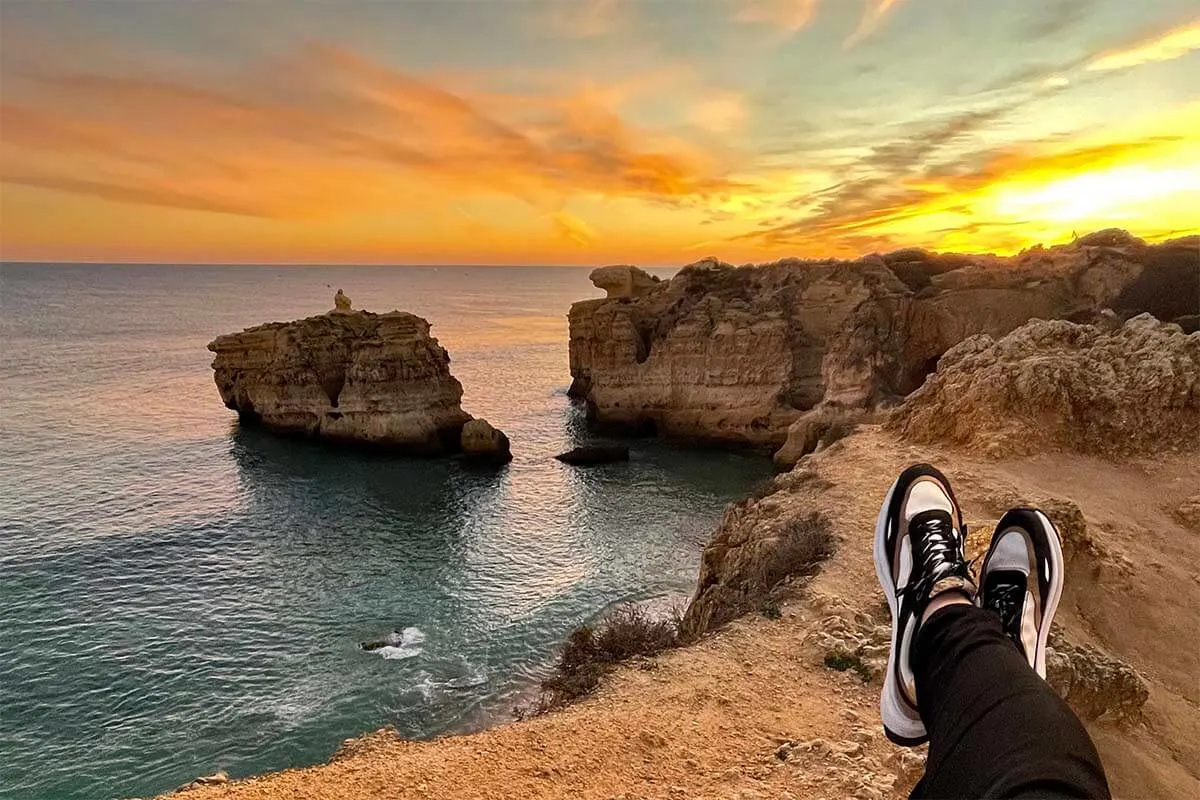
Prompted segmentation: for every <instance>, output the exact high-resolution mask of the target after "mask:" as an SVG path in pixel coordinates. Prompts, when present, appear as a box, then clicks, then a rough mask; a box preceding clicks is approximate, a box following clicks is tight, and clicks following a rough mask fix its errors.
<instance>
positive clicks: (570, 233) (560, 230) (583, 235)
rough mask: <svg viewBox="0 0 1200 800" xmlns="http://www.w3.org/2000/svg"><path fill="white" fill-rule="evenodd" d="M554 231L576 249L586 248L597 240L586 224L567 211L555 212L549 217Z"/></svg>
mask: <svg viewBox="0 0 1200 800" xmlns="http://www.w3.org/2000/svg"><path fill="white" fill-rule="evenodd" d="M550 220H551V222H553V223H554V231H555V233H557V234H558V235H559V236H561V237H562V238H564V239H566V240H567V241H568V242H570V243H571V244H574V245H575V246H576V247H588V246H590V245H592V244H594V243H595V242H596V240H597V239H598V238H599V237H597V236H596V232H595V231H593V230H592V228H591V226H589V225H588V224H587V223H586V222H584V221H583V220H581V219H579V217H576V216H574V215H573V214H571V213H569V212H567V211H557V212H555V213H554V214H552V215H551V217H550Z"/></svg>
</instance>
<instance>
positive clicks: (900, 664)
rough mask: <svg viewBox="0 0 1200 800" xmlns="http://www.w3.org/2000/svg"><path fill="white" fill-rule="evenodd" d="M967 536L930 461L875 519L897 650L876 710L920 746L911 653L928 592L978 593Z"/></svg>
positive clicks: (880, 573)
mask: <svg viewBox="0 0 1200 800" xmlns="http://www.w3.org/2000/svg"><path fill="white" fill-rule="evenodd" d="M965 540H966V527H965V526H964V525H963V521H962V512H961V511H960V510H959V508H958V503H957V502H955V500H954V492H953V490H951V488H950V481H948V480H947V479H946V476H945V475H943V474H942V473H940V472H938V471H937V470H936V469H934V468H933V467H931V466H929V465H928V464H917V465H915V466H912V467H909V468H908V469H906V470H904V472H902V473H901V474H900V477H899V478H897V479H896V482H895V483H894V484H892V488H891V489H890V490H889V491H888V493H887V497H886V498H884V501H883V507H882V508H880V509H879V519H878V521H877V522H876V523H875V574H876V576H877V577H878V578H879V584H880V585H881V586H882V587H883V593H884V595H885V596H886V597H887V601H888V608H889V609H891V612H892V649H891V652H890V654H889V655H888V667H887V675H886V677H885V678H884V682H883V694H882V695H881V696H880V700H879V711H880V715H881V716H882V717H883V729H884V732H885V733H887V736H888V738H889V739H891V740H892V741H893V742H895V743H896V744H898V745H902V746H909V747H915V746H916V745H919V744H922V743H924V742H926V741H928V739H929V736H928V734H926V732H925V724H924V723H923V722H921V714H920V712H919V711H918V710H917V688H916V680H915V679H914V678H913V671H912V666H911V664H910V653H911V651H912V643H913V641H914V640H915V639H916V634H917V627H918V625H919V624H920V619H921V615H922V614H923V613H924V612H925V609H926V608H927V607H928V605H929V601H930V599H931V598H933V597H935V596H937V595H939V594H942V593H943V592H947V591H960V592H962V593H963V594H964V595H965V596H966V597H967V598H969V599H974V597H975V583H974V582H973V581H972V580H971V571H970V567H969V566H968V564H967V560H966V557H965V556H964V554H963V543H964V541H965Z"/></svg>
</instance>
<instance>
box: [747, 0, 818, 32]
mask: <svg viewBox="0 0 1200 800" xmlns="http://www.w3.org/2000/svg"><path fill="white" fill-rule="evenodd" d="M819 2H820V0H739V6H738V8H737V12H736V14H735V17H734V18H735V19H736V20H737V21H738V22H756V23H762V24H766V25H771V26H773V27H776V28H779V29H781V30H783V31H785V32H787V33H796V32H798V31H801V30H804V29H805V28H806V27H808V26H809V24H810V23H811V22H812V21H813V19H815V18H816V15H817V5H818V4H819Z"/></svg>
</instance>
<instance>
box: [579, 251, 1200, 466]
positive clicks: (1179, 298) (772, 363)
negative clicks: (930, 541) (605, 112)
mask: <svg viewBox="0 0 1200 800" xmlns="http://www.w3.org/2000/svg"><path fill="white" fill-rule="evenodd" d="M592 279H593V282H594V283H595V285H596V286H597V287H599V288H602V289H605V290H606V291H607V293H608V296H607V297H606V298H603V299H598V300H585V301H582V302H578V303H576V304H575V305H574V306H572V307H571V311H570V315H569V319H570V366H571V375H572V378H573V382H572V385H571V390H570V391H571V394H572V396H574V397H577V398H580V399H582V400H583V401H584V402H585V403H586V406H587V413H588V416H589V418H590V419H591V420H592V422H593V423H594V424H596V425H597V426H599V427H601V428H606V429H615V430H620V431H627V432H651V433H657V434H659V435H662V436H666V437H670V438H674V439H682V440H686V441H691V442H697V443H710V444H720V445H745V446H752V447H760V448H765V449H770V450H772V451H775V450H778V449H779V448H780V447H781V446H783V445H784V444H785V442H787V441H788V439H789V435H790V436H791V437H792V439H793V442H792V443H791V446H790V447H789V448H788V449H787V450H786V451H785V453H784V454H782V455H783V457H782V458H781V459H780V461H781V466H783V467H787V466H790V465H791V464H793V463H795V460H796V459H797V458H798V457H799V456H801V455H803V454H804V453H805V452H807V451H808V449H809V448H810V447H811V443H810V445H808V446H805V445H804V444H803V443H804V441H806V440H812V439H813V432H814V431H813V423H814V422H818V423H819V422H821V421H822V419H824V418H828V417H829V416H830V414H831V413H835V414H836V413H840V412H842V411H849V412H853V413H851V416H857V417H858V418H861V417H862V416H863V414H864V413H870V412H874V411H877V410H879V409H886V408H888V407H890V406H892V405H894V404H896V403H897V402H899V401H900V400H901V399H902V398H903V397H905V396H906V395H908V394H909V393H910V392H912V391H914V390H915V389H917V388H918V387H919V386H921V384H922V383H923V382H924V381H925V378H926V377H927V376H928V375H929V374H930V373H932V372H933V371H934V370H935V369H936V367H937V364H938V360H939V359H940V358H941V357H942V356H943V355H944V354H945V353H946V352H947V351H949V350H950V349H951V348H952V347H954V346H955V345H957V344H958V343H960V342H962V341H963V340H965V339H968V338H970V337H971V336H976V335H988V336H992V337H1000V336H1003V335H1005V334H1007V333H1009V332H1011V331H1013V330H1015V329H1016V328H1017V327H1019V326H1020V325H1023V324H1024V323H1025V322H1027V321H1029V320H1030V319H1064V320H1071V321H1075V322H1088V321H1097V322H1103V321H1104V320H1105V319H1106V318H1108V317H1106V315H1108V316H1109V317H1111V318H1112V319H1115V320H1116V322H1117V323H1118V324H1119V323H1120V321H1122V320H1124V319H1127V318H1129V317H1132V316H1135V315H1137V314H1140V313H1150V314H1152V315H1153V316H1155V317H1156V318H1158V319H1160V320H1163V321H1175V320H1178V321H1179V323H1180V324H1181V325H1185V326H1188V327H1189V328H1191V327H1192V326H1193V325H1194V322H1193V316H1194V315H1195V314H1196V313H1197V309H1198V308H1200V237H1195V236H1193V237H1188V238H1184V239H1176V240H1173V241H1168V242H1165V243H1162V244H1157V245H1151V244H1146V243H1145V242H1143V241H1142V240H1140V239H1137V238H1136V237H1133V236H1131V235H1130V234H1128V233H1125V232H1124V231H1100V232H1098V233H1094V234H1090V235H1088V236H1084V237H1082V238H1080V239H1078V240H1077V241H1075V242H1073V243H1071V244H1067V245H1061V246H1056V247H1051V248H1042V247H1036V248H1033V249H1030V250H1027V251H1025V252H1023V253H1021V254H1019V255H1017V256H1013V257H1011V258H1001V257H996V256H975V255H959V254H936V253H930V252H927V251H924V250H917V249H908V250H900V251H896V252H893V253H888V254H883V255H871V256H867V257H864V258H861V259H858V260H857V261H804V260H799V259H784V260H781V261H776V262H772V263H769V264H760V265H748V266H744V267H734V266H732V265H730V264H726V263H723V262H720V261H718V260H716V259H705V260H703V261H699V262H697V263H695V264H691V265H688V266H686V267H684V268H683V269H681V270H680V271H679V273H678V274H677V275H676V276H675V277H673V278H671V279H670V280H669V281H658V280H657V279H652V278H651V276H649V275H647V274H646V273H644V272H642V271H641V270H639V269H637V268H636V267H629V266H620V267H605V268H603V269H600V270H597V271H596V272H594V273H593V275H592ZM860 412H861V413H860ZM797 424H798V425H799V427H797V428H794V429H793V426H794V425H797ZM817 438H818V439H819V436H818V437H817Z"/></svg>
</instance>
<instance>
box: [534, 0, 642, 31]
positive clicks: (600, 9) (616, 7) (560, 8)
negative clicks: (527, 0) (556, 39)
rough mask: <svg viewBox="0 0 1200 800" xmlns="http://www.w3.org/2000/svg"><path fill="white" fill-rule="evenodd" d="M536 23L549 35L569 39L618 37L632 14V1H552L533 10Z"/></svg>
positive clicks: (536, 6)
mask: <svg viewBox="0 0 1200 800" xmlns="http://www.w3.org/2000/svg"><path fill="white" fill-rule="evenodd" d="M532 8H533V9H535V13H537V14H538V17H536V18H535V23H536V25H537V26H538V27H541V28H542V29H544V30H545V31H546V32H547V33H550V34H552V35H554V36H562V37H565V38H569V39H593V38H596V37H600V36H607V35H609V34H611V33H615V32H616V31H617V30H618V29H619V28H620V27H621V26H622V25H623V24H624V23H625V21H626V19H627V17H628V15H629V13H630V11H629V5H628V0H550V2H549V3H542V4H535V5H533V6H532Z"/></svg>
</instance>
